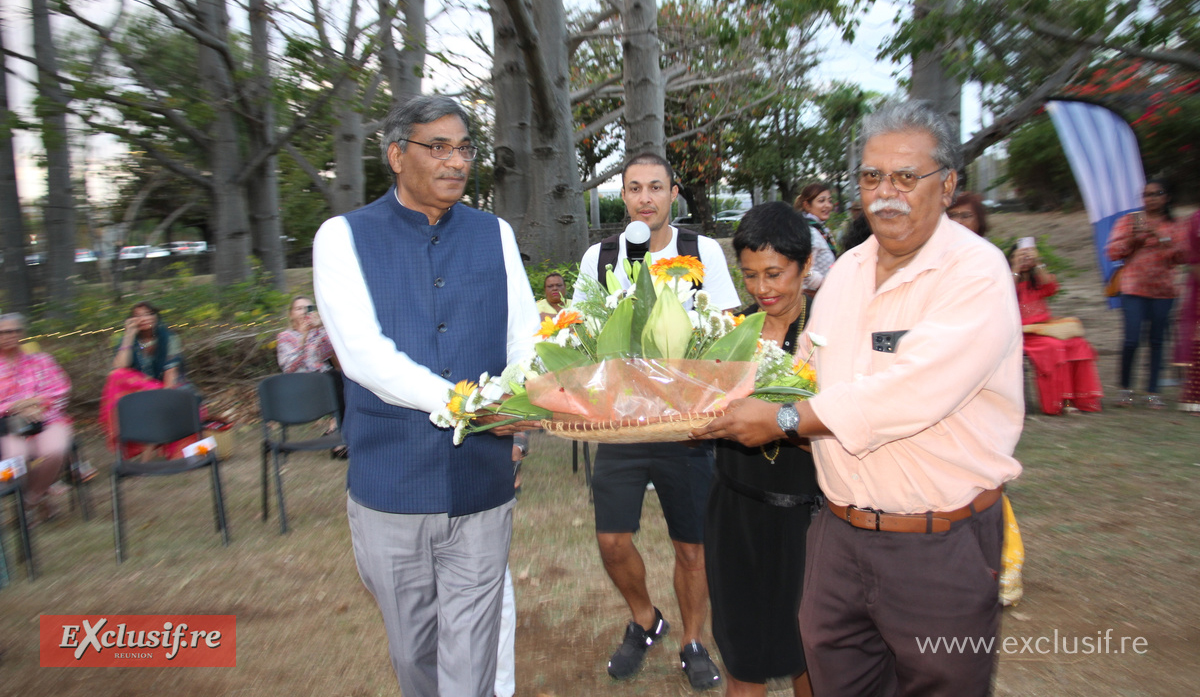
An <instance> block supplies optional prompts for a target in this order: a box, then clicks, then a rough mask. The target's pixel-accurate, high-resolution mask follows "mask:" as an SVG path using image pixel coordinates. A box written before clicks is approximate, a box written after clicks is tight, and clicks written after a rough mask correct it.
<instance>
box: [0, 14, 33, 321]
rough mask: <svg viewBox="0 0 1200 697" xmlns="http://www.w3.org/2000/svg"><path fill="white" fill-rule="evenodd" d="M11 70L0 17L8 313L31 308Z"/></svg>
mask: <svg viewBox="0 0 1200 697" xmlns="http://www.w3.org/2000/svg"><path fill="white" fill-rule="evenodd" d="M7 77H8V70H7V68H6V66H5V53H4V22H3V18H0V245H2V246H3V249H4V266H3V269H4V284H3V287H4V308H5V310H6V311H7V312H28V311H29V269H28V268H26V267H25V217H24V216H23V215H21V197H20V195H19V193H18V191H17V167H16V161H15V160H14V158H13V145H12V129H11V124H12V123H14V121H15V116H14V114H13V113H12V112H10V111H9V110H8V80H7Z"/></svg>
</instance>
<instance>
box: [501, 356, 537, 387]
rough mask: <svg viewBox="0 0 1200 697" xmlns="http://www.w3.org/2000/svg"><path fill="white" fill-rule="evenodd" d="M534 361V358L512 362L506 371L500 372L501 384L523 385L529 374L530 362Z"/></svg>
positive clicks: (506, 385) (503, 385) (504, 385)
mask: <svg viewBox="0 0 1200 697" xmlns="http://www.w3.org/2000/svg"><path fill="white" fill-rule="evenodd" d="M532 362H533V359H532V358H529V359H526V360H524V361H517V362H516V363H510V364H509V365H508V366H507V367H506V368H505V369H504V372H502V373H500V385H501V386H502V387H505V388H507V387H508V386H509V385H514V384H515V385H517V386H521V385H524V384H525V380H526V378H527V377H528V376H529V373H530V371H529V364H531V363H532Z"/></svg>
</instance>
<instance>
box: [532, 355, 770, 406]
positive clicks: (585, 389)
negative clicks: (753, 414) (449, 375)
mask: <svg viewBox="0 0 1200 697" xmlns="http://www.w3.org/2000/svg"><path fill="white" fill-rule="evenodd" d="M756 368H757V364H756V363H754V362H751V361H711V360H693V359H682V358H679V359H647V358H614V359H610V360H606V361H601V362H599V363H595V364H592V365H586V366H581V367H579V368H571V369H569V370H559V371H556V372H553V373H546V374H545V375H539V376H537V377H535V378H531V379H530V380H529V381H528V382H527V383H526V384H525V388H526V389H527V390H528V391H529V397H530V401H531V402H532V403H533V404H534V405H536V406H539V407H542V408H543V409H549V410H550V411H552V412H554V418H555V420H583V421H595V422H602V421H614V420H622V419H643V418H652V417H663V416H674V415H683V414H698V413H704V412H713V411H719V410H722V409H724V408H725V406H726V405H727V404H729V402H730V401H732V400H734V399H738V398H740V397H746V396H749V394H750V393H751V392H753V391H754V374H755V370H756Z"/></svg>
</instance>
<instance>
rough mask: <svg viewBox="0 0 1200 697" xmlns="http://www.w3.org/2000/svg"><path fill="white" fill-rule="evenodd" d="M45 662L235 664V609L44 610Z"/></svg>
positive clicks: (53, 665)
mask: <svg viewBox="0 0 1200 697" xmlns="http://www.w3.org/2000/svg"><path fill="white" fill-rule="evenodd" d="M41 665H42V667H43V668H69V667H73V666H87V667H100V668H107V667H113V666H121V667H130V666H146V667H155V668H163V667H170V666H182V667H189V668H201V667H203V668H233V667H235V666H236V665H237V617H236V616H235V615H42V616H41Z"/></svg>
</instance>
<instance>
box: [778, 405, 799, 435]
mask: <svg viewBox="0 0 1200 697" xmlns="http://www.w3.org/2000/svg"><path fill="white" fill-rule="evenodd" d="M775 423H777V424H779V428H781V429H783V433H784V435H786V436H787V437H789V438H794V437H796V436H799V435H800V434H799V433H798V432H797V431H796V427H797V426H799V425H800V412H798V411H796V404H795V403H794V402H788V403H787V404H784V405H782V406H780V407H779V413H778V414H776V415H775Z"/></svg>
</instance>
